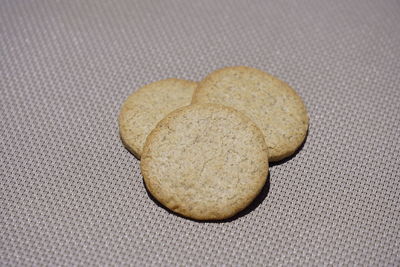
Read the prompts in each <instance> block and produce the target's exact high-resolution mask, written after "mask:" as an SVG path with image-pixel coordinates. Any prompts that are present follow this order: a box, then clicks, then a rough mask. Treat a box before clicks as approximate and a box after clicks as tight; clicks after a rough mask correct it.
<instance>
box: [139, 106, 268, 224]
mask: <svg viewBox="0 0 400 267" xmlns="http://www.w3.org/2000/svg"><path fill="white" fill-rule="evenodd" d="M140 167H141V171H142V175H143V178H144V182H145V184H146V187H147V188H148V190H149V192H150V193H151V194H152V195H153V196H154V197H155V198H156V199H157V200H158V201H159V202H160V203H162V204H163V205H164V206H166V207H167V208H169V209H170V210H172V211H174V212H176V213H179V214H181V215H183V216H186V217H189V218H193V219H196V220H220V219H225V218H229V217H231V216H233V215H235V214H236V213H238V212H239V211H241V210H243V209H244V208H245V207H246V206H248V205H249V204H250V203H251V202H252V201H253V199H254V198H255V197H256V196H257V195H258V194H259V192H260V191H261V189H262V187H263V186H264V184H265V182H266V179H267V174H268V152H267V146H266V144H265V141H264V135H263V133H262V132H261V131H260V129H258V127H257V126H256V125H255V124H254V123H253V122H252V121H251V120H250V119H249V118H247V117H246V116H244V115H243V114H242V113H240V112H238V111H236V110H234V109H232V108H229V107H225V106H222V105H215V104H196V105H191V106H186V107H183V108H180V109H178V110H176V111H173V112H172V113H170V114H169V115H167V117H165V118H164V119H163V120H161V121H160V122H159V123H158V124H157V126H156V128H155V129H154V130H153V131H152V132H151V133H150V134H149V136H148V137H147V140H146V143H145V145H144V148H143V155H142V160H141V164H140Z"/></svg>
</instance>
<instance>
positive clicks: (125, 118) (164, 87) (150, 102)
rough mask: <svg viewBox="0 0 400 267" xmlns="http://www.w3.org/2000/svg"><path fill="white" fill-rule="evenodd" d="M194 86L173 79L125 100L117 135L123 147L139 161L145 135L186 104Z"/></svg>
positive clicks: (191, 83) (147, 87)
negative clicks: (166, 116) (169, 114)
mask: <svg viewBox="0 0 400 267" xmlns="http://www.w3.org/2000/svg"><path fill="white" fill-rule="evenodd" d="M196 86H197V83H196V82H192V81H187V80H180V79H175V78H170V79H165V80H161V81H158V82H153V83H150V84H148V85H145V86H143V87H142V88H140V89H139V90H137V91H136V92H134V93H133V94H131V95H130V96H128V98H127V99H126V100H125V102H124V104H123V105H122V107H121V111H120V114H119V119H118V123H119V132H120V136H121V139H122V142H123V143H124V145H125V147H126V148H127V149H128V150H129V151H130V152H132V153H133V154H134V155H135V157H137V158H138V159H140V156H141V154H142V148H143V145H144V142H145V141H146V137H147V135H148V134H149V133H150V132H151V130H153V129H154V127H155V126H156V125H157V123H158V122H159V121H160V120H161V119H162V118H164V116H165V115H167V114H168V113H170V112H171V111H173V110H175V109H177V108H180V107H183V106H186V105H189V104H190V102H191V100H192V94H193V91H194V89H195V88H196Z"/></svg>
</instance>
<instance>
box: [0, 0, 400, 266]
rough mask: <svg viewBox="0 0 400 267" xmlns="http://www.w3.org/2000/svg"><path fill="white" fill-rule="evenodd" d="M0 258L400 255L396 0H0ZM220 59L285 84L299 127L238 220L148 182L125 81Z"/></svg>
mask: <svg viewBox="0 0 400 267" xmlns="http://www.w3.org/2000/svg"><path fill="white" fill-rule="evenodd" d="M0 34H1V36H0V37H1V39H0V49H1V53H0V71H1V73H0V90H1V91H0V92H1V97H0V115H1V122H0V133H1V139H0V153H1V154H0V179H1V180H0V182H1V186H0V233H1V236H0V265H36V266H38V265H42V266H43V265H51V266H54V265H82V266H85V265H98V266H99V265H103V266H105V265H123V264H130V265H136V266H143V265H154V266H157V265H197V266H205V265H214V266H217V265H221V266H222V265H235V266H244V265H248V266H253V265H258V266H264V265H269V266H281V265H282V266H292V265H293V266H297V265H300V266H312V265H315V266H317V265H318V266H323V265H325V266H327V265H330V266H342V265H349V266H353V265H358V266H361V265H362V266H395V265H397V266H399V265H400V234H399V232H400V200H399V194H400V193H399V190H400V171H399V163H400V152H399V151H400V141H399V130H400V129H399V128H400V115H399V112H400V104H399V101H400V2H399V1H358V0H357V1H320V0H315V1H212V0H210V1H161V0H160V1H129V0H126V1H94V0H93V1H19V0H15V1H11V0H10V1H1V2H0ZM229 65H247V66H252V67H257V68H260V69H263V70H265V71H267V72H270V73H272V74H273V75H276V76H278V77H280V78H281V79H282V80H285V81H287V82H288V83H289V84H290V85H292V86H293V87H294V88H295V89H296V90H297V91H298V92H299V94H300V95H301V96H302V97H303V99H304V101H305V103H306V104H307V107H308V110H309V115H310V119H311V121H310V130H309V135H308V139H307V142H306V143H305V145H304V147H303V148H302V149H301V150H300V152H299V153H298V154H296V156H295V157H293V158H292V159H290V160H288V161H286V162H283V163H281V164H276V165H273V166H272V167H271V169H270V172H271V175H270V186H269V188H266V189H265V191H266V192H265V193H266V194H264V195H263V196H262V197H260V198H259V200H258V202H257V203H256V204H254V205H253V206H252V208H251V209H249V210H248V211H247V212H245V213H243V214H242V215H241V216H239V217H237V218H236V219H234V220H231V221H227V222H223V223H199V222H195V221H191V220H187V219H184V218H181V217H178V216H176V215H174V214H171V213H169V212H168V211H167V210H165V209H164V208H162V207H160V206H158V205H157V204H156V203H155V202H154V201H153V200H151V199H150V198H149V196H148V195H147V193H146V190H145V187H144V185H143V181H142V177H141V175H140V171H139V161H137V160H136V159H135V158H134V157H133V156H132V155H131V154H130V153H129V152H128V151H127V150H125V149H124V147H123V146H122V144H121V142H120V140H119V136H118V126H117V115H118V111H119V108H120V105H121V103H122V101H123V100H124V99H125V97H126V96H127V95H128V94H130V93H131V92H133V91H134V90H135V89H136V88H138V87H140V86H141V85H144V84H146V83H148V82H151V81H156V80H158V79H162V78H167V77H179V78H186V79H193V80H200V79H202V77H204V76H205V75H206V74H207V73H209V72H210V71H212V70H214V69H216V68H219V67H223V66H229Z"/></svg>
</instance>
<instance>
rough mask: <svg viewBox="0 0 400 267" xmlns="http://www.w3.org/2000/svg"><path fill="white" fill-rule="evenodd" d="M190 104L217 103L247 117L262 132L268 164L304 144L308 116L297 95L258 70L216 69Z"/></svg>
mask: <svg viewBox="0 0 400 267" xmlns="http://www.w3.org/2000/svg"><path fill="white" fill-rule="evenodd" d="M192 103H216V104H222V105H225V106H229V107H232V108H235V109H236V110H238V111H240V112H242V113H244V114H245V115H246V116H248V117H249V118H250V119H251V120H252V121H253V122H254V123H255V124H256V125H257V126H258V127H259V128H260V129H261V131H262V132H263V133H264V135H265V140H266V142H267V146H268V152H269V156H270V159H269V160H270V161H279V160H282V159H284V158H286V157H288V156H290V155H292V154H293V153H294V152H295V151H296V150H297V149H298V148H299V147H300V145H301V144H302V143H303V141H304V139H305V137H306V134H307V130H308V115H307V110H306V107H305V105H304V103H303V101H302V100H301V98H300V96H299V95H298V94H297V93H296V92H295V91H294V90H293V89H292V88H291V87H290V86H289V85H288V84H287V83H285V82H283V81H280V80H279V79H277V78H275V77H274V76H272V75H270V74H268V73H265V72H263V71H261V70H258V69H254V68H249V67H244V66H235V67H227V68H222V69H219V70H216V71H214V72H212V73H211V74H209V75H208V76H207V77H206V78H205V79H204V80H203V81H201V82H200V83H199V86H198V87H197V88H196V90H195V93H194V95H193V99H192Z"/></svg>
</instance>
